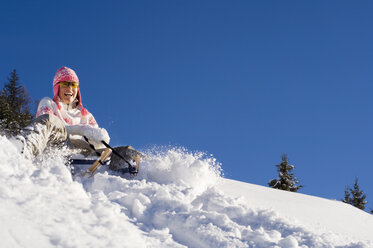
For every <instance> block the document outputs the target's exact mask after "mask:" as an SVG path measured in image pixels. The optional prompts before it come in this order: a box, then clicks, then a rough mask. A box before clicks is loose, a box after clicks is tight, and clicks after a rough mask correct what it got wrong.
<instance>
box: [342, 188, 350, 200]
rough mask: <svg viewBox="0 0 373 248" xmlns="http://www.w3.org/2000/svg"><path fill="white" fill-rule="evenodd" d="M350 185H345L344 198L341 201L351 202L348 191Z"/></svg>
mask: <svg viewBox="0 0 373 248" xmlns="http://www.w3.org/2000/svg"><path fill="white" fill-rule="evenodd" d="M350 190H351V189H350V187H349V186H346V190H345V198H344V199H342V201H343V202H344V203H348V204H351V193H350Z"/></svg>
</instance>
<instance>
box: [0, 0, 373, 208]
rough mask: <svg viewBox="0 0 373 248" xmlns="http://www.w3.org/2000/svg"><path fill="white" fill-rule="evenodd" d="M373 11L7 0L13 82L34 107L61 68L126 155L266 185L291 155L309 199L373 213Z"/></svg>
mask: <svg viewBox="0 0 373 248" xmlns="http://www.w3.org/2000/svg"><path fill="white" fill-rule="evenodd" d="M372 13H373V3H372V1H339V0H338V1H295V0H294V1H275V0H273V1H228V0H227V1H181V0H169V1H168V0H163V1H162V0H160V1H50V0H49V1H2V2H1V4H0V58H1V59H0V80H1V81H0V82H1V84H3V83H5V82H6V78H7V76H8V75H9V73H10V72H11V71H12V70H13V69H14V68H16V69H17V70H18V73H19V75H20V79H21V81H20V82H21V84H23V85H25V86H26V88H27V90H28V91H29V93H30V95H31V97H32V98H33V99H34V100H36V99H41V98H42V97H44V96H52V86H51V85H52V78H53V76H54V74H55V72H56V70H57V69H58V68H59V67H61V66H68V67H71V68H73V69H74V70H75V71H76V72H77V74H78V76H79V78H80V81H81V91H82V95H83V104H84V105H85V107H87V108H88V109H89V110H90V111H91V112H92V113H93V114H94V116H95V117H96V119H97V121H98V123H99V125H100V126H101V127H104V128H106V129H107V130H108V131H109V133H110V135H111V137H112V142H111V143H112V144H113V145H120V144H121V145H125V144H131V145H133V146H134V147H136V148H138V149H145V148H147V147H149V146H152V145H172V146H183V147H186V148H188V149H190V150H198V151H205V152H207V153H208V154H213V155H214V157H215V158H216V159H217V160H218V161H220V162H221V163H222V166H223V169H224V172H225V176H226V177H227V178H232V179H236V180H240V181H245V182H250V183H255V184H260V185H266V184H267V182H268V181H269V180H270V179H272V178H275V177H276V176H277V174H276V167H275V165H276V164H278V163H279V162H280V161H281V154H282V153H287V155H288V157H289V160H290V162H291V163H292V164H294V165H295V170H294V173H295V175H296V176H297V177H298V178H299V179H300V181H301V183H302V184H304V185H305V187H304V189H302V190H301V191H300V192H302V193H306V194H312V195H318V196H322V197H326V198H333V199H340V198H342V197H343V193H344V189H345V186H346V185H347V184H350V185H352V184H353V181H354V178H355V177H359V182H360V186H361V188H362V189H363V190H364V192H365V193H366V194H367V195H368V198H367V199H368V201H370V202H369V203H368V205H367V207H368V209H370V208H373V180H372V179H371V177H372V174H373V169H372V168H373V132H372V131H373V97H372V96H373V73H372V72H373V70H372V65H373V32H372V30H373V16H372Z"/></svg>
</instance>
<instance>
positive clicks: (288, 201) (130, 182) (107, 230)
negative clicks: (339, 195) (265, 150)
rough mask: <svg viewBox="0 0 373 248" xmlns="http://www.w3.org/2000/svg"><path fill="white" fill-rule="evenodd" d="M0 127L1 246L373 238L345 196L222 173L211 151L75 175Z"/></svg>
mask: <svg viewBox="0 0 373 248" xmlns="http://www.w3.org/2000/svg"><path fill="white" fill-rule="evenodd" d="M63 153H64V151H53V152H51V153H50V154H46V155H45V156H44V157H42V158H39V159H38V160H36V161H33V162H31V161H28V160H25V159H23V158H22V157H21V156H19V155H18V154H17V152H16V149H15V147H14V146H13V145H12V144H11V142H10V141H9V140H8V139H6V138H4V137H0V161H1V162H0V163H1V164H0V185H1V186H0V201H1V204H0V243H1V247H373V231H372V230H373V216H372V215H370V214H368V213H365V212H363V211H360V210H358V209H356V208H353V207H351V206H349V205H346V204H343V203H340V202H338V201H333V200H327V199H322V198H318V197H313V196H307V195H303V194H298V193H289V192H284V191H279V190H273V189H270V188H267V187H262V186H257V185H252V184H248V183H242V182H238V181H233V180H229V179H224V178H222V177H221V175H220V174H221V170H220V165H219V164H218V163H217V162H216V161H215V160H214V158H212V157H206V156H203V154H199V153H190V152H187V151H185V150H183V149H158V151H147V152H146V153H147V155H148V158H147V159H146V160H145V161H143V163H142V168H141V171H140V174H139V175H138V176H137V177H136V178H135V179H126V178H122V177H120V176H118V175H115V174H111V173H110V172H108V171H106V170H105V169H104V168H102V169H101V170H100V172H99V173H98V174H97V175H96V176H95V177H94V178H83V179H79V178H77V179H75V180H73V179H72V177H71V174H70V171H69V169H68V168H67V167H66V166H65V165H64V159H63V156H62V154H63Z"/></svg>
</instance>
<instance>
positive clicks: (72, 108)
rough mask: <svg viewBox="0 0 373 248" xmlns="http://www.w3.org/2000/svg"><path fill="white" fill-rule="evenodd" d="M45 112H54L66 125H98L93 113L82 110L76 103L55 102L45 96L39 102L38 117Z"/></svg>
mask: <svg viewBox="0 0 373 248" xmlns="http://www.w3.org/2000/svg"><path fill="white" fill-rule="evenodd" d="M43 114H54V115H55V116H57V117H58V118H60V119H61V120H62V121H63V123H64V124H65V125H66V126H71V125H89V126H91V127H96V128H97V127H98V125H97V122H96V120H95V118H94V117H93V115H92V114H91V113H89V112H88V111H87V110H86V109H83V110H80V109H79V108H78V107H76V103H71V104H65V103H63V102H60V101H57V102H54V101H53V100H52V99H50V98H49V97H44V98H43V99H42V100H41V101H40V103H39V106H38V110H37V113H36V117H38V116H40V115H43Z"/></svg>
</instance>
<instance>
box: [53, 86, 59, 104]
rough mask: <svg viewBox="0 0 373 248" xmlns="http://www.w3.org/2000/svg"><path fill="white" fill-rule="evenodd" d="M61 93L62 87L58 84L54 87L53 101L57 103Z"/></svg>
mask: <svg viewBox="0 0 373 248" xmlns="http://www.w3.org/2000/svg"><path fill="white" fill-rule="evenodd" d="M59 92H60V85H59V84H56V85H55V86H53V101H57V98H58V94H59Z"/></svg>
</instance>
